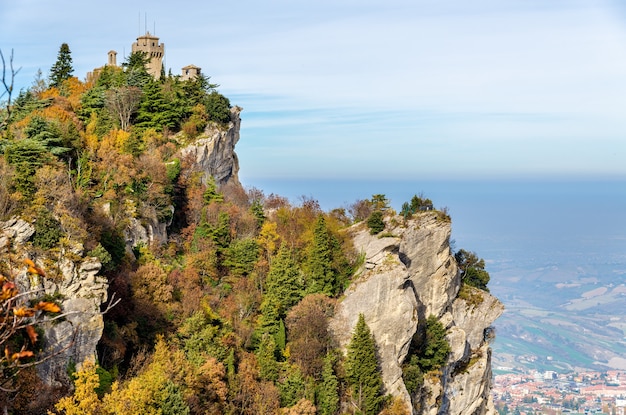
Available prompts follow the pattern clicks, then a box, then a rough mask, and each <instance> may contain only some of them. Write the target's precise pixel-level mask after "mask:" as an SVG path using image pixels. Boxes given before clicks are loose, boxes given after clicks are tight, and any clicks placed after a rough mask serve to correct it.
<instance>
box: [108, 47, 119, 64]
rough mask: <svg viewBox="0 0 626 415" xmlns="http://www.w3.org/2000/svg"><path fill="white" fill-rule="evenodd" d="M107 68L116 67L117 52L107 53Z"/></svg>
mask: <svg viewBox="0 0 626 415" xmlns="http://www.w3.org/2000/svg"><path fill="white" fill-rule="evenodd" d="M108 56H109V58H108V59H107V66H117V52H116V51H114V50H110V51H109V53H108Z"/></svg>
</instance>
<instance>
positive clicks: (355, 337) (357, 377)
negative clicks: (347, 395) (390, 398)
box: [346, 314, 384, 415]
mask: <svg viewBox="0 0 626 415" xmlns="http://www.w3.org/2000/svg"><path fill="white" fill-rule="evenodd" d="M346 376H347V378H348V382H349V383H350V386H351V388H352V399H353V402H354V404H355V405H356V406H357V408H358V409H359V410H360V411H361V412H363V413H364V414H365V415H375V414H377V413H378V411H379V409H380V407H381V405H382V403H383V401H384V397H383V395H382V388H383V380H382V376H381V374H380V370H379V368H378V359H377V357H376V343H375V341H374V337H373V336H372V334H371V332H370V329H369V327H368V326H367V323H365V317H364V316H363V314H359V320H358V322H357V324H356V327H355V329H354V333H353V334H352V340H351V341H350V344H349V345H348V356H347V360H346Z"/></svg>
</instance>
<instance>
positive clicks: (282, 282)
mask: <svg viewBox="0 0 626 415" xmlns="http://www.w3.org/2000/svg"><path fill="white" fill-rule="evenodd" d="M265 285H266V286H265V288H266V293H265V296H266V297H273V298H275V299H276V300H277V301H278V304H279V307H280V309H279V313H280V317H281V318H284V317H285V314H286V312H287V310H288V309H289V308H291V307H293V306H294V305H296V304H297V303H298V301H300V300H301V299H302V296H303V290H302V278H301V276H300V270H299V269H298V265H297V264H296V262H295V261H294V259H293V258H292V254H291V251H290V250H289V249H288V248H287V247H286V246H285V245H282V246H281V247H280V249H279V250H278V254H277V255H276V258H275V259H274V261H273V262H272V266H271V267H270V270H269V273H268V274H267V279H266V281H265Z"/></svg>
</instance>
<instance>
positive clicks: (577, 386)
mask: <svg viewBox="0 0 626 415" xmlns="http://www.w3.org/2000/svg"><path fill="white" fill-rule="evenodd" d="M492 393H493V396H494V403H495V406H496V409H497V410H498V413H499V414H501V415H502V414H515V415H517V414H519V415H524V414H527V415H530V414H536V415H537V414H549V415H556V414H570V415H574V414H607V415H626V371H625V370H608V371H602V372H599V371H589V372H580V373H576V372H571V373H567V374H559V373H556V372H553V371H546V372H538V371H531V372H528V373H523V374H520V373H512V374H502V375H495V377H494V386H493V390H492Z"/></svg>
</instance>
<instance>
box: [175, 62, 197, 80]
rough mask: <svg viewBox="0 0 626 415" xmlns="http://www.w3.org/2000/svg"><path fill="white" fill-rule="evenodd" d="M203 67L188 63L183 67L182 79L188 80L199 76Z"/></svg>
mask: <svg viewBox="0 0 626 415" xmlns="http://www.w3.org/2000/svg"><path fill="white" fill-rule="evenodd" d="M200 71H201V68H199V67H197V66H196V65H187V66H184V67H183V74H182V76H181V78H180V79H182V80H183V81H187V80H189V79H193V78H195V77H197V76H200Z"/></svg>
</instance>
